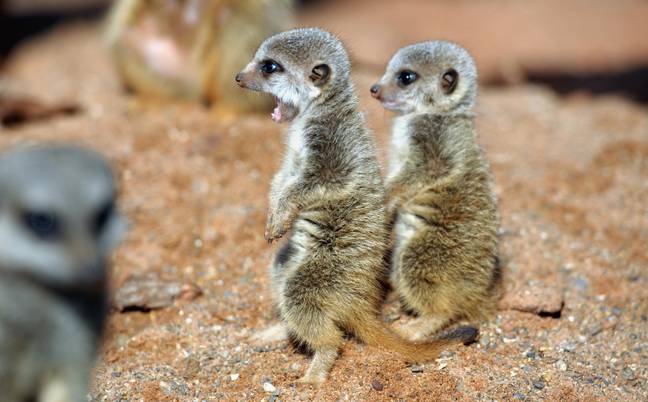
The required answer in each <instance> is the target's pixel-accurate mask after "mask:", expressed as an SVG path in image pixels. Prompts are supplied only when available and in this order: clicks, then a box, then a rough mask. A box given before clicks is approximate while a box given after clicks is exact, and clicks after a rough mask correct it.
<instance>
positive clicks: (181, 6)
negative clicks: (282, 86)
mask: <svg viewBox="0 0 648 402" xmlns="http://www.w3.org/2000/svg"><path fill="white" fill-rule="evenodd" d="M291 15H292V1H291V0H119V1H116V2H115V4H114V6H113V8H112V10H111V12H110V13H109V17H108V21H107V28H106V33H105V37H106V42H107V44H108V46H109V48H110V50H111V54H112V58H113V61H114V64H115V66H116V69H117V72H118V73H119V76H120V78H121V80H122V82H123V83H124V84H125V86H126V87H127V88H129V89H131V90H133V91H134V92H135V93H138V94H140V95H143V96H148V97H153V98H184V99H189V100H202V101H205V102H207V103H214V104H215V105H216V106H217V107H221V108H226V109H232V110H233V111H261V110H266V109H268V110H269V108H271V106H270V105H271V104H272V99H271V98H268V97H264V96H259V95H256V94H248V95H246V96H241V95H240V94H237V93H236V92H235V91H236V85H234V84H233V82H232V80H231V77H232V76H233V75H234V74H236V72H237V71H239V69H240V68H241V67H242V66H244V65H245V63H246V62H247V61H248V55H249V54H250V53H253V52H254V50H255V49H256V48H257V47H258V46H259V44H260V43H261V41H263V39H265V38H266V37H267V36H269V35H272V34H275V33H277V32H280V31H281V30H283V29H285V28H286V26H287V24H289V23H290V20H291Z"/></svg>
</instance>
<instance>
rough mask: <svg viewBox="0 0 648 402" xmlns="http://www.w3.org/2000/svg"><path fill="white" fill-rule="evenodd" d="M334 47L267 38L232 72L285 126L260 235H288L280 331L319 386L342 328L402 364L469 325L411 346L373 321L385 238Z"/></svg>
mask: <svg viewBox="0 0 648 402" xmlns="http://www.w3.org/2000/svg"><path fill="white" fill-rule="evenodd" d="M350 70H351V66H350V63H349V58H348V55H347V52H346V50H345V49H344V47H343V45H342V43H341V42H340V41H339V40H338V39H337V38H336V37H335V36H333V35H332V34H330V33H328V32H325V31H322V30H319V29H296V30H291V31H288V32H284V33H281V34H278V35H275V36H272V37H270V38H269V39H267V40H266V41H265V42H263V44H262V45H261V47H260V48H259V50H258V51H257V53H256V55H255V57H254V59H253V60H252V61H251V62H250V63H249V64H248V65H247V67H246V68H245V69H244V70H243V71H242V72H241V73H239V74H238V75H237V77H236V81H237V82H238V83H239V85H241V86H242V87H244V88H248V89H251V90H255V91H263V92H268V93H271V94H272V95H274V96H275V98H276V100H277V107H276V108H275V110H274V113H273V114H272V118H273V120H274V121H276V122H292V124H291V126H290V128H289V130H288V134H287V137H288V139H287V150H286V155H285V159H284V161H283V165H282V167H281V169H280V171H279V173H277V175H276V176H275V178H274V180H273V182H272V188H271V192H270V208H269V213H268V223H267V229H266V238H267V239H268V241H272V240H274V239H277V238H280V237H282V236H283V235H284V234H285V233H287V232H288V231H290V230H291V231H292V232H291V235H290V238H289V239H288V241H287V243H286V244H285V245H284V246H283V247H282V248H281V250H280V251H279V252H278V254H277V256H276V258H275V261H274V262H273V264H272V267H271V282H272V293H273V297H274V298H275V302H276V305H277V307H278V310H279V313H280V316H281V319H282V322H283V325H284V326H285V329H286V330H287V332H288V333H290V334H291V335H292V336H293V338H294V339H295V340H296V341H298V342H299V343H301V344H303V345H305V346H306V347H308V348H309V349H311V350H312V351H314V356H313V360H312V362H311V364H310V367H309V368H308V370H307V372H306V374H305V376H304V377H303V378H302V379H301V380H300V381H301V382H306V383H321V382H323V381H324V380H325V379H326V377H327V375H328V373H329V371H330V369H331V367H332V365H333V363H334V362H335V359H336V358H337V355H338V350H339V348H340V347H341V345H342V343H343V335H344V333H345V332H350V333H353V334H355V335H356V336H357V337H358V338H360V339H362V340H364V341H365V342H367V343H369V344H372V345H378V346H383V347H386V348H389V349H393V350H395V351H398V352H400V353H401V354H402V355H404V356H405V358H406V359H407V360H409V361H423V360H429V359H433V358H435V357H437V356H438V353H439V352H440V350H441V349H442V348H443V347H445V346H447V345H449V344H452V343H460V342H468V341H470V340H472V339H473V338H474V337H475V329H474V328H470V327H465V328H461V329H459V330H457V331H455V332H454V333H452V334H450V335H449V336H446V337H444V338H443V339H439V340H436V341H434V342H428V343H412V342H408V341H405V340H403V339H402V338H399V337H398V336H397V335H395V334H394V333H393V332H391V331H389V330H388V329H387V328H386V327H385V325H384V324H383V323H382V321H381V320H380V318H379V314H380V306H381V303H382V300H383V298H382V295H383V283H384V281H385V280H386V275H387V272H386V269H385V268H386V267H385V264H384V262H383V261H384V257H383V256H384V254H385V252H386V251H387V247H388V245H387V243H388V233H387V225H386V222H385V210H384V202H385V196H384V188H383V185H382V179H381V176H380V169H379V166H378V162H377V158H376V150H375V146H374V143H373V139H372V136H371V134H370V133H369V131H368V130H367V128H366V126H365V122H364V118H363V115H362V114H361V113H360V112H359V111H358V100H357V97H356V94H355V91H354V89H353V86H352V84H351V82H350V78H349V74H350Z"/></svg>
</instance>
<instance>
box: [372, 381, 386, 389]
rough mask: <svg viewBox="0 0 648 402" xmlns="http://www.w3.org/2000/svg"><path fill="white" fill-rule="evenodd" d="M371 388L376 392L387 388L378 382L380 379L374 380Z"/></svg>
mask: <svg viewBox="0 0 648 402" xmlns="http://www.w3.org/2000/svg"><path fill="white" fill-rule="evenodd" d="M371 388H373V389H375V390H376V391H382V390H383V388H385V387H384V385H383V384H382V383H381V382H380V381H378V379H377V378H376V379H374V380H373V381H372V382H371Z"/></svg>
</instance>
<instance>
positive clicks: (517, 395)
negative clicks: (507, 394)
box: [513, 392, 526, 401]
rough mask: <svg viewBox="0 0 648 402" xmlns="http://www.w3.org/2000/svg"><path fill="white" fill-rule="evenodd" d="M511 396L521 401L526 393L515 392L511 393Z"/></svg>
mask: <svg viewBox="0 0 648 402" xmlns="http://www.w3.org/2000/svg"><path fill="white" fill-rule="evenodd" d="M513 398H515V399H517V400H518V401H523V400H525V399H526V395H524V394H521V393H519V392H516V393H514V394H513Z"/></svg>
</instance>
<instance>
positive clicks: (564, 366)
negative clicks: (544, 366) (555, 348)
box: [556, 360, 567, 371]
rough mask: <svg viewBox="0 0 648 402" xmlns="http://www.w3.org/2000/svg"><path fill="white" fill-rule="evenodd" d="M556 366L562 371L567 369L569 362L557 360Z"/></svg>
mask: <svg viewBox="0 0 648 402" xmlns="http://www.w3.org/2000/svg"><path fill="white" fill-rule="evenodd" d="M556 367H558V370H560V371H567V363H565V362H564V361H563V360H558V361H557V362H556Z"/></svg>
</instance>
